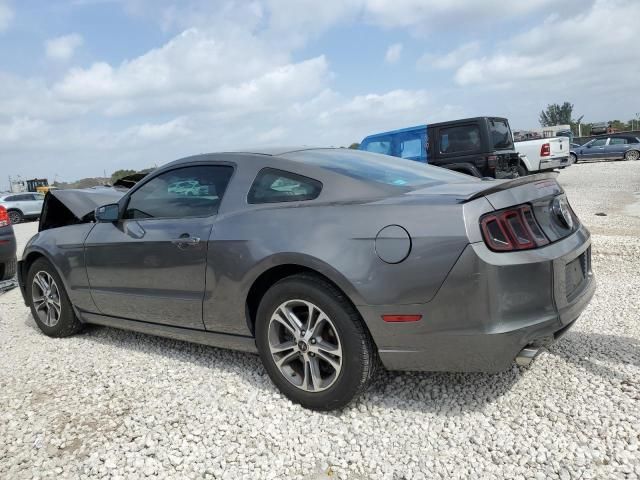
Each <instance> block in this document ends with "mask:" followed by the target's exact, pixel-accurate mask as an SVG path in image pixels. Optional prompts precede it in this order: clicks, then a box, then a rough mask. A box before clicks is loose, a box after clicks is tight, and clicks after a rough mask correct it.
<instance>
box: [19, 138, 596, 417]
mask: <svg viewBox="0 0 640 480" xmlns="http://www.w3.org/2000/svg"><path fill="white" fill-rule="evenodd" d="M184 181H195V182H197V185H198V187H199V188H200V193H199V194H198V195H188V194H187V193H186V191H181V192H180V193H176V191H175V189H174V188H172V187H173V186H175V185H177V184H178V183H180V182H184ZM46 198H47V200H46V202H45V203H46V205H45V208H44V212H45V213H44V214H43V218H42V219H41V221H40V225H39V232H38V235H37V236H35V237H34V238H33V239H32V240H31V241H30V242H29V243H28V244H27V246H26V248H25V251H24V254H23V256H22V260H21V261H20V263H19V267H18V277H19V284H20V288H21V291H22V294H23V296H24V300H25V302H26V303H27V304H28V305H29V306H30V307H31V312H32V315H33V318H34V319H35V322H36V324H37V325H38V327H39V328H40V329H41V330H42V332H44V333H45V334H46V335H49V336H51V337H64V336H68V335H71V334H73V333H75V332H77V331H79V330H80V328H81V327H82V325H83V324H84V323H95V324H101V325H108V326H112V327H117V328H123V329H127V330H135V331H141V332H146V333H150V334H155V335H160V336H167V337H171V338H176V339H181V340H186V341H192V342H196V343H203V344H207V345H215V346H219V347H226V348H232V349H237V350H245V351H251V352H258V353H259V354H260V357H261V359H262V362H263V364H264V366H265V370H266V371H267V373H268V374H269V376H270V377H271V379H272V380H273V382H274V383H275V385H276V386H277V387H278V388H279V389H280V390H281V391H282V392H283V393H284V395H286V396H287V397H288V398H290V399H291V400H292V401H294V402H297V403H300V404H302V405H304V406H306V407H309V408H314V409H319V410H331V409H335V408H340V407H342V406H344V405H346V404H347V403H348V402H349V401H351V399H353V398H354V397H355V396H356V395H358V394H359V393H360V392H362V391H363V390H364V389H365V388H366V386H367V383H368V382H369V381H370V380H371V378H372V377H373V375H374V372H375V369H376V367H377V365H378V360H381V362H382V364H383V365H384V366H385V367H386V368H388V369H391V370H427V371H490V372H495V371H501V370H505V369H508V368H510V367H511V366H512V364H513V362H514V360H515V361H516V362H517V363H519V364H520V365H526V364H528V363H530V362H531V361H532V360H533V358H534V357H535V356H536V355H537V354H538V352H539V351H540V349H541V347H542V346H543V345H544V344H546V343H547V342H551V341H553V339H554V338H558V337H559V336H560V335H561V334H562V333H564V332H565V331H566V330H568V329H569V328H571V326H572V325H573V324H574V322H575V321H576V319H577V318H578V316H579V315H580V314H581V312H582V310H583V309H584V308H585V307H586V305H587V304H588V302H589V300H590V299H591V297H592V295H593V293H594V291H595V280H594V277H593V274H592V271H591V266H590V265H591V248H590V246H591V240H590V234H589V231H588V230H587V229H586V228H585V226H584V225H582V223H581V222H580V220H579V219H578V217H577V216H576V214H575V213H574V212H573V210H572V209H571V207H570V205H569V203H568V201H567V198H566V195H565V193H564V191H563V190H562V187H560V185H558V183H557V182H556V180H555V176H554V174H539V175H532V176H530V177H524V178H517V179H514V180H510V181H495V180H487V179H479V178H475V177H472V176H469V175H462V174H460V173H457V172H453V171H450V170H446V169H443V168H436V167H432V166H429V165H424V164H421V163H418V162H410V161H406V160H401V159H398V158H394V157H389V156H386V155H377V154H373V153H369V152H361V151H356V150H349V149H330V148H325V149H322V148H316V149H308V148H307V149H305V148H299V149H290V148H289V149H269V150H258V151H253V153H220V154H209V155H198V156H195V157H189V158H184V159H182V160H178V161H176V162H173V163H170V164H168V165H166V166H164V167H161V168H160V169H158V170H156V171H154V172H152V173H150V174H149V175H148V176H147V177H145V178H144V179H143V180H141V181H140V182H139V183H138V184H137V185H135V186H134V187H133V188H131V189H130V190H128V191H124V190H119V189H115V188H97V189H89V190H86V191H82V190H57V191H53V192H50V193H49V194H48V195H47V197H46ZM94 208H95V210H94ZM461 299H464V301H461ZM541 373H544V372H541Z"/></svg>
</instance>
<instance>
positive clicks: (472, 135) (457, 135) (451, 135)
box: [440, 125, 480, 153]
mask: <svg viewBox="0 0 640 480" xmlns="http://www.w3.org/2000/svg"><path fill="white" fill-rule="evenodd" d="M477 150H480V128H478V126H477V125H459V126H456V127H449V128H442V129H440V153H458V152H473V151H477Z"/></svg>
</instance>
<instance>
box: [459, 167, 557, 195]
mask: <svg viewBox="0 0 640 480" xmlns="http://www.w3.org/2000/svg"><path fill="white" fill-rule="evenodd" d="M556 178H558V173H557V172H548V173H536V174H535V175H527V176H525V177H518V178H514V179H512V180H496V181H495V183H494V182H493V181H492V182H490V185H489V186H488V187H489V188H487V189H485V190H481V191H479V192H477V193H474V194H473V195H471V196H470V197H467V198H466V199H465V202H470V201H471V200H475V199H476V198H480V197H486V196H487V195H491V194H492V193H496V192H502V191H504V190H509V189H510V188H515V187H519V186H521V185H526V184H528V183H540V186H544V185H546V184H549V182H550V181H552V182H553V183H557V181H556ZM487 183H489V182H487Z"/></svg>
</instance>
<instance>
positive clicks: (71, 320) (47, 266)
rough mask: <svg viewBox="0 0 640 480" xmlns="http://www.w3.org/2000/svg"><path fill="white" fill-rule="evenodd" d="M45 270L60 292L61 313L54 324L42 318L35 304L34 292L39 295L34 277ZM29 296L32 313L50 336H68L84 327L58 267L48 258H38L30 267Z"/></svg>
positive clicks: (43, 330)
mask: <svg viewBox="0 0 640 480" xmlns="http://www.w3.org/2000/svg"><path fill="white" fill-rule="evenodd" d="M41 272H45V273H46V274H47V275H49V276H50V277H51V279H52V280H53V282H55V286H56V290H57V292H58V295H57V298H58V301H59V305H60V313H59V317H58V319H57V321H56V322H55V324H53V325H47V324H46V323H45V322H44V321H43V320H42V319H41V316H40V314H39V312H38V311H37V310H36V307H35V305H34V293H35V294H36V296H37V295H38V292H37V291H36V290H37V287H35V286H34V278H35V277H36V275H37V274H39V273H41ZM26 291H27V298H28V300H29V306H30V307H31V315H32V316H33V319H34V320H35V322H36V324H37V325H38V328H40V330H42V333H44V334H45V335H47V336H49V337H58V338H59V337H68V336H70V335H73V334H75V333H77V332H79V331H80V330H81V329H82V323H81V322H80V320H78V318H77V317H76V315H75V312H74V311H73V307H72V305H71V302H70V301H69V297H68V295H67V292H66V290H65V288H64V284H63V283H62V279H61V278H60V275H58V272H56V269H55V268H54V267H53V265H51V263H50V262H49V261H48V260H47V259H46V258H38V259H37V260H36V261H34V262H33V264H32V265H31V267H30V268H29V273H28V275H27V284H26Z"/></svg>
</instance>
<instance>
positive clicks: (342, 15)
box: [0, 0, 640, 188]
mask: <svg viewBox="0 0 640 480" xmlns="http://www.w3.org/2000/svg"><path fill="white" fill-rule="evenodd" d="M638 19H640V1H638V0H565V1H558V0H527V1H526V2H525V1H505V0H483V1H477V0H342V1H338V0H322V1H319V0H255V1H253V0H237V1H234V0H209V1H205V0H0V87H1V88H0V188H2V187H5V188H6V186H7V185H6V184H7V179H6V176H7V175H22V176H23V177H28V178H31V177H35V176H37V177H48V178H49V179H50V180H53V179H54V178H57V179H58V180H74V179H78V178H81V177H85V176H101V175H102V174H103V172H105V171H106V173H107V175H109V174H110V173H111V172H113V171H114V170H116V169H119V168H144V167H148V166H153V165H161V164H163V163H165V162H167V161H170V160H172V159H175V158H178V157H181V156H186V155H190V154H194V153H200V152H211V151H219V150H226V149H233V148H238V147H243V146H245V147H246V146H259V145H274V144H281V145H283V144H284V145H291V144H316V145H349V144H350V143H352V142H356V141H359V140H360V139H361V138H362V137H363V136H365V135H366V134H369V133H373V132H376V131H382V130H386V129H392V128H400V127H405V126H410V125H414V124H421V123H429V122H435V121H441V120H446V119H453V118H461V117H465V116H475V115H500V116H506V117H508V118H509V119H510V121H511V124H512V126H513V127H514V128H532V127H536V126H537V119H538V114H539V112H540V110H541V109H542V108H544V107H545V106H546V105H547V104H548V103H551V102H558V103H561V102H563V101H570V102H572V103H574V104H575V108H576V110H575V113H576V114H577V115H584V116H585V117H584V119H585V120H584V121H586V122H589V121H603V120H608V119H622V120H628V119H630V118H632V117H634V116H635V114H636V112H640V100H639V97H638V91H639V88H638V85H639V84H640V53H639V50H638V46H639V45H640V43H639V39H640V33H639V32H640V26H639V24H638Z"/></svg>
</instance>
